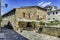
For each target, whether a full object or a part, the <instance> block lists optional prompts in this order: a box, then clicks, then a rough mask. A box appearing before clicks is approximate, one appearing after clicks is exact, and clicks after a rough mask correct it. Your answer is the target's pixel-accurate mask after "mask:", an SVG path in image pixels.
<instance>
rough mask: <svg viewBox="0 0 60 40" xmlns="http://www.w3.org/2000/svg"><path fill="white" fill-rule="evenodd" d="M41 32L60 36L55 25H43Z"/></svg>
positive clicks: (59, 30) (59, 29)
mask: <svg viewBox="0 0 60 40" xmlns="http://www.w3.org/2000/svg"><path fill="white" fill-rule="evenodd" d="M41 33H43V34H48V35H52V36H58V37H60V28H57V27H43V28H42V32H41Z"/></svg>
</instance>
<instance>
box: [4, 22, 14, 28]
mask: <svg viewBox="0 0 60 40" xmlns="http://www.w3.org/2000/svg"><path fill="white" fill-rule="evenodd" d="M5 27H6V28H8V29H13V26H12V25H11V23H10V21H8V24H7V25H6V26H5Z"/></svg>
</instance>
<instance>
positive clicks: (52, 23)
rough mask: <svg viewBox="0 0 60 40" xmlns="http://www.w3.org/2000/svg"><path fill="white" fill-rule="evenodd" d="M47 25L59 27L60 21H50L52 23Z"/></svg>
mask: <svg viewBox="0 0 60 40" xmlns="http://www.w3.org/2000/svg"><path fill="white" fill-rule="evenodd" d="M46 24H47V25H58V24H60V22H59V21H58V20H54V21H50V23H46Z"/></svg>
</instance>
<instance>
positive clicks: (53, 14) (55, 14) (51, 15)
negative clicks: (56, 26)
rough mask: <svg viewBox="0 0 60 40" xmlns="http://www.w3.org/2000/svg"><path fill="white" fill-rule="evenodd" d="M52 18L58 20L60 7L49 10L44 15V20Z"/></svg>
mask: <svg viewBox="0 0 60 40" xmlns="http://www.w3.org/2000/svg"><path fill="white" fill-rule="evenodd" d="M54 20H58V21H60V9H57V10H54V11H50V12H48V14H47V15H46V21H54Z"/></svg>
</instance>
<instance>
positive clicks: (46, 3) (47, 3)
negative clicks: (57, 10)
mask: <svg viewBox="0 0 60 40" xmlns="http://www.w3.org/2000/svg"><path fill="white" fill-rule="evenodd" d="M50 4H51V2H45V3H44V4H43V5H41V6H42V7H45V6H47V5H50Z"/></svg>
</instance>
